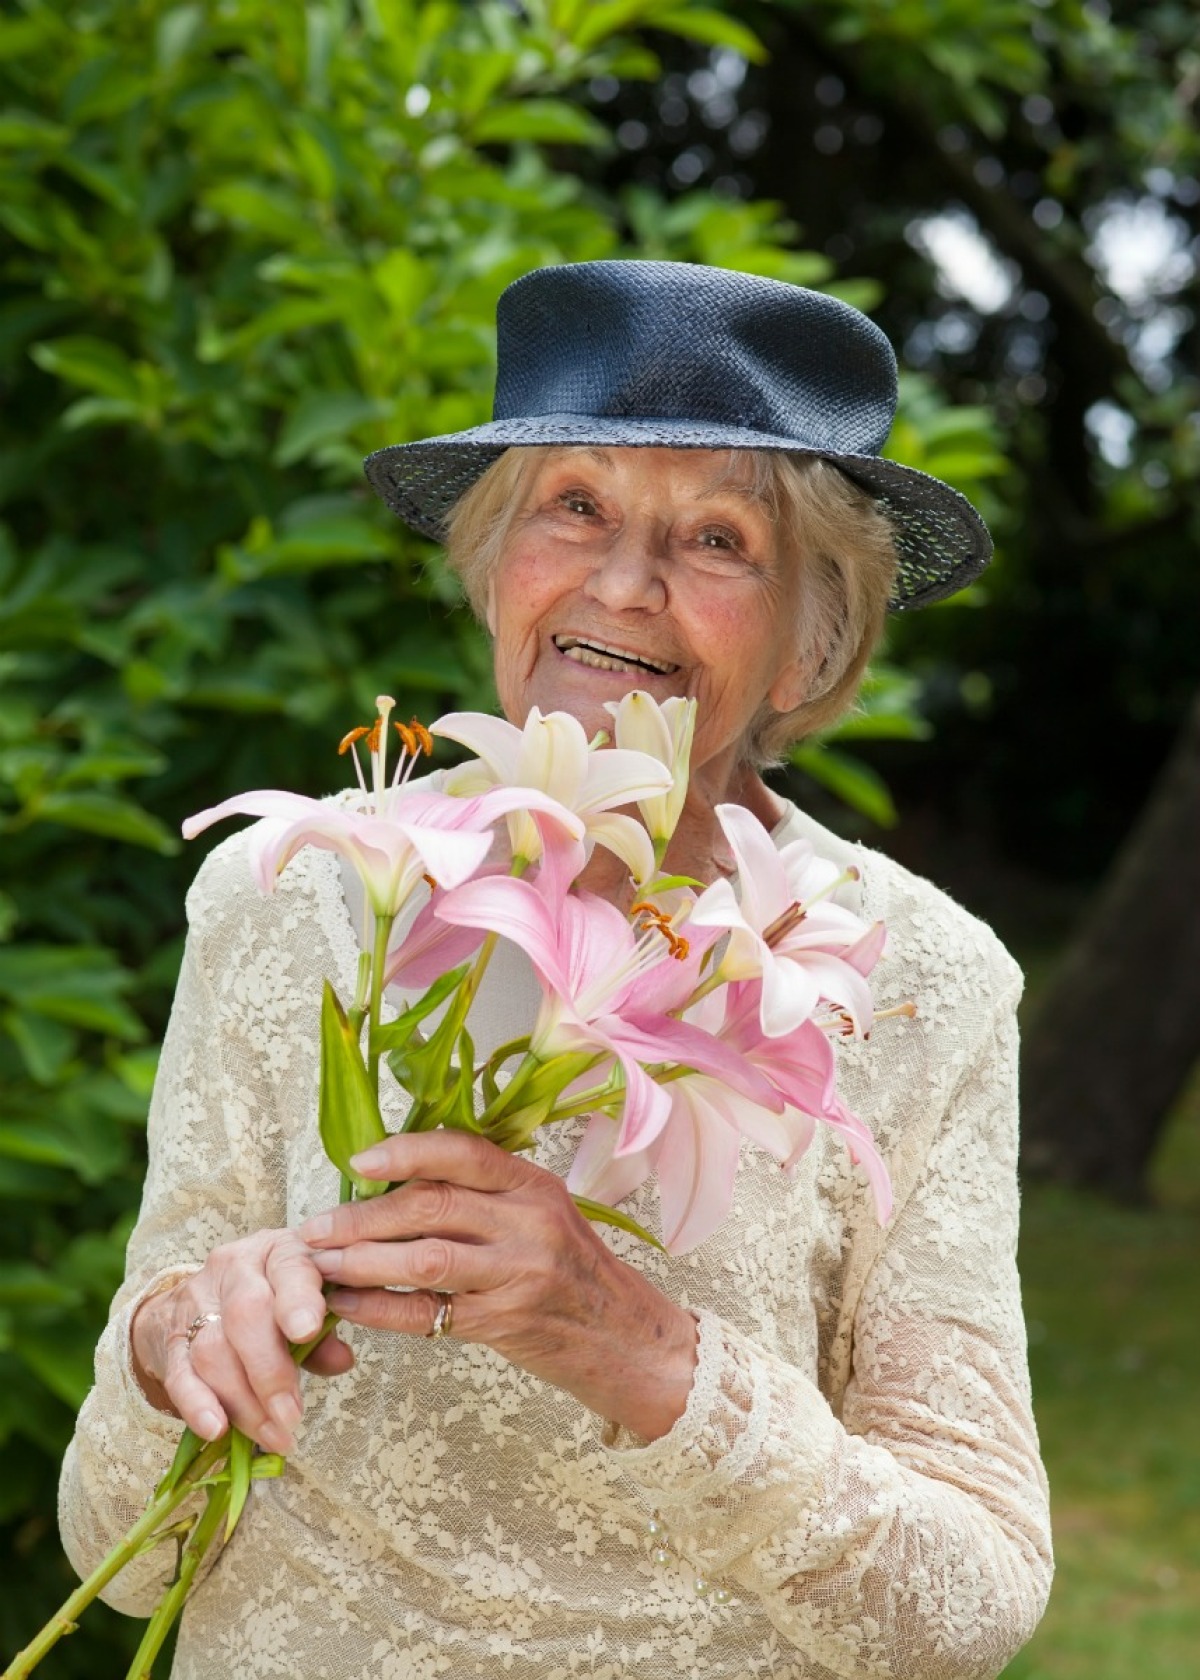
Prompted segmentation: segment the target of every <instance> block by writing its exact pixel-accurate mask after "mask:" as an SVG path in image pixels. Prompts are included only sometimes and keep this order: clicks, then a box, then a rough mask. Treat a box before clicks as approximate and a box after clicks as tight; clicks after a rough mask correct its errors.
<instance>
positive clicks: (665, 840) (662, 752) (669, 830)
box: [607, 688, 696, 866]
mask: <svg viewBox="0 0 1200 1680" xmlns="http://www.w3.org/2000/svg"><path fill="white" fill-rule="evenodd" d="M607 709H608V710H609V711H610V712H611V713H612V715H613V718H614V720H615V724H616V728H615V731H614V734H615V736H616V743H617V745H618V746H619V747H628V748H632V749H633V751H635V752H644V753H649V754H650V756H651V757H652V758H657V759H658V761H659V763H660V764H665V765H666V767H667V769H668V770H669V771H670V772H671V775H672V777H673V778H674V779H673V781H672V784H671V787H670V788H669V789H668V790H667V792H666V793H661V794H655V795H654V796H653V797H651V798H648V799H640V800H639V801H638V810H639V811H640V812H641V813H642V821H643V822H644V823H645V825H646V828H647V829H648V831H649V834H650V839H651V841H652V842H653V844H654V861H655V865H656V866H657V865H658V864H660V863H661V862H662V860H663V855H664V853H665V852H666V849H667V846H668V844H669V842H670V839H671V836H672V835H673V834H674V832H675V828H676V824H677V823H678V822H679V817H680V813H681V812H682V810H683V806H684V801H685V800H686V799H687V790H688V764H689V761H690V759H691V756H692V738H693V736H694V735H695V731H696V702H695V701H694V700H684V699H681V698H680V697H678V696H672V698H671V699H669V700H664V701H663V703H662V705H661V706H660V705H659V704H658V702H657V701H656V700H655V699H654V698H653V697H652V696H651V695H649V694H646V693H645V692H644V691H643V690H642V689H640V688H637V689H634V691H633V692H632V694H627V695H626V696H625V697H624V699H623V700H618V701H611V700H610V701H609V702H608V708H607Z"/></svg>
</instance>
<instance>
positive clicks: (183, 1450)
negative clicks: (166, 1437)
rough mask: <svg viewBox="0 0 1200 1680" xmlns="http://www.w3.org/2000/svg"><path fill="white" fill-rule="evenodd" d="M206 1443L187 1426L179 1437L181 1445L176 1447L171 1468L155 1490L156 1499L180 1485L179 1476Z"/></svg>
mask: <svg viewBox="0 0 1200 1680" xmlns="http://www.w3.org/2000/svg"><path fill="white" fill-rule="evenodd" d="M205 1445H206V1443H205V1442H204V1441H202V1440H201V1439H200V1437H199V1435H197V1434H196V1432H195V1430H194V1429H187V1428H185V1429H184V1431H183V1434H182V1435H181V1436H180V1437H179V1445H178V1447H176V1449H175V1457H174V1458H173V1459H172V1460H171V1468H170V1469H169V1470H168V1471H167V1473H166V1475H165V1476H164V1477H163V1479H162V1481H161V1482H159V1484H158V1486H157V1487H156V1488H155V1490H154V1497H155V1499H161V1498H162V1496H163V1494H164V1493H170V1492H171V1491H172V1489H174V1488H177V1487H178V1486H179V1478H180V1477H181V1476H182V1475H183V1473H184V1471H185V1470H187V1469H188V1468H189V1466H190V1465H191V1463H192V1461H193V1460H194V1459H195V1457H196V1455H197V1453H199V1452H201V1451H202V1450H203V1448H204V1447H205Z"/></svg>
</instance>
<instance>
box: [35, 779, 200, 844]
mask: <svg viewBox="0 0 1200 1680" xmlns="http://www.w3.org/2000/svg"><path fill="white" fill-rule="evenodd" d="M32 814H33V816H35V817H36V819H37V820H38V821H39V822H55V823H63V824H64V825H65V826H66V827H68V828H82V829H86V830H87V832H88V833H89V834H103V835H105V836H106V837H107V838H108V839H110V840H126V841H128V842H129V844H130V845H132V846H149V847H150V848H151V850H152V851H156V852H162V853H163V855H164V856H166V857H170V856H172V855H173V854H174V853H175V852H177V851H178V850H179V849H180V847H179V841H178V840H177V839H176V837H175V836H174V835H173V834H172V833H171V832H170V831H169V830H168V829H167V828H166V827H165V825H164V824H163V823H162V822H161V821H160V819H159V818H158V817H155V816H152V815H151V814H150V813H149V812H148V811H143V810H142V808H141V806H139V805H132V804H130V802H129V801H128V800H127V799H121V798H119V797H118V796H117V795H116V794H108V793H48V794H46V795H45V796H44V797H43V798H40V799H39V800H38V801H37V803H36V805H35V806H34V807H33V811H32Z"/></svg>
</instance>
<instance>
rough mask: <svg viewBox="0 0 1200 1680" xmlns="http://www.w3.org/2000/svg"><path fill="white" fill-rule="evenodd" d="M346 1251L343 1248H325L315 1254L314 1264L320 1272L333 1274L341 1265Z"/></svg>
mask: <svg viewBox="0 0 1200 1680" xmlns="http://www.w3.org/2000/svg"><path fill="white" fill-rule="evenodd" d="M345 1252H346V1251H345V1249H343V1248H323V1249H322V1250H321V1252H320V1253H319V1254H314V1255H313V1265H314V1266H315V1267H316V1268H317V1270H318V1271H319V1272H324V1273H328V1274H332V1273H333V1272H336V1271H337V1269H338V1267H339V1266H340V1265H341V1263H342V1256H343V1255H344V1254H345Z"/></svg>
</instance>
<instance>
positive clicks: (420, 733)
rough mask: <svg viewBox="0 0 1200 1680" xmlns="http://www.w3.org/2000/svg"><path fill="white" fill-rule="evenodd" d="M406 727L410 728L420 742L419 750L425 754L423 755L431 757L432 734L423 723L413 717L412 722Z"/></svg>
mask: <svg viewBox="0 0 1200 1680" xmlns="http://www.w3.org/2000/svg"><path fill="white" fill-rule="evenodd" d="M408 727H409V728H410V729H411V730H412V732H413V734H414V735H415V736H416V737H417V740H418V741H419V742H420V743H421V751H422V752H423V753H424V754H425V757H426V758H432V757H433V736H432V735H431V734H430V733H429V731H428V729H426V727H425V725H424V724H423V723H422V722H421V721H420V719H419V718H413V720H412V722H411V723H410V724H409V726H408Z"/></svg>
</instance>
